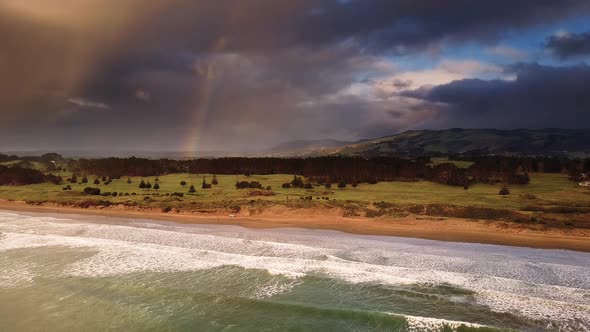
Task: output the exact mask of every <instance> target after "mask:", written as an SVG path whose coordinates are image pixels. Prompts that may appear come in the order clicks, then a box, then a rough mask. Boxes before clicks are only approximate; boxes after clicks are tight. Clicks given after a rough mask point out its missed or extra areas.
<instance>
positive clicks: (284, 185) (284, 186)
mask: <svg viewBox="0 0 590 332" xmlns="http://www.w3.org/2000/svg"><path fill="white" fill-rule="evenodd" d="M281 187H283V188H284V189H289V188H291V184H290V183H288V182H287V183H283V185H282V186H281Z"/></svg>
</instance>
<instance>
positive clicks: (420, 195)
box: [0, 174, 590, 210]
mask: <svg viewBox="0 0 590 332" xmlns="http://www.w3.org/2000/svg"><path fill="white" fill-rule="evenodd" d="M64 175H67V174H64ZM203 176H205V177H206V179H207V182H211V178H212V176H211V175H196V174H170V175H163V176H160V177H159V180H160V181H159V184H160V190H158V191H157V193H159V194H166V193H173V192H182V193H184V194H185V196H184V197H183V198H176V197H175V198H174V200H172V198H169V197H168V196H165V197H162V196H154V197H152V199H151V200H150V201H149V202H146V201H145V199H144V197H145V196H144V195H145V194H153V193H156V191H155V190H153V189H152V190H149V191H148V190H141V189H139V188H138V186H139V183H140V181H141V178H138V177H134V178H131V180H132V183H131V184H128V183H127V178H121V179H118V180H113V181H112V183H111V184H109V185H104V184H100V185H94V184H92V182H93V181H94V178H95V177H93V176H89V177H88V179H89V182H90V183H89V184H73V185H72V188H73V190H72V191H63V190H62V188H63V187H64V185H53V184H49V183H44V184H37V185H28V186H2V187H0V198H3V199H10V200H26V201H48V200H50V201H60V202H61V201H63V202H75V201H79V200H84V199H88V198H101V199H108V200H110V201H112V202H121V203H122V202H135V203H137V204H140V205H144V204H148V203H149V204H150V205H154V204H157V203H166V200H168V201H174V202H177V203H191V202H200V203H202V204H203V205H206V204H207V203H214V202H221V201H224V202H229V201H235V202H244V201H250V200H259V199H260V200H263V201H270V202H275V203H280V202H286V201H288V200H294V199H299V198H300V197H305V196H313V199H314V200H317V197H329V198H330V201H334V200H336V201H353V202H361V203H372V202H381V201H384V202H388V203H392V204H399V205H406V204H407V205H416V204H451V205H460V206H478V207H488V208H497V209H510V210H520V209H522V208H524V207H526V206H530V205H536V206H578V207H590V188H583V187H579V186H577V184H575V183H573V182H570V181H568V180H567V176H566V175H563V174H532V175H531V182H530V184H528V185H513V186H510V191H511V194H510V195H509V196H507V197H502V196H500V195H498V191H499V185H488V184H476V185H474V186H472V187H471V188H470V189H469V190H464V189H463V188H462V187H451V186H445V185H441V184H437V183H432V182H427V181H418V182H381V183H378V184H374V185H370V184H360V185H359V186H358V187H357V188H353V187H351V186H348V187H346V188H344V189H338V188H337V187H336V185H333V186H332V188H331V189H326V188H324V187H323V186H321V187H314V188H313V189H308V190H306V189H297V188H290V189H284V188H282V187H281V185H282V184H283V183H285V182H289V181H291V180H292V177H293V176H292V175H253V176H251V177H246V176H243V175H241V176H237V177H236V176H235V175H218V176H217V178H218V181H219V185H217V186H213V188H211V189H201V182H202V180H203ZM79 180H80V178H79ZM145 180H146V181H147V180H149V181H150V182H151V183H152V184H154V178H153V177H152V178H145ZM236 180H240V181H243V180H245V181H259V182H260V183H262V185H263V186H264V187H266V186H271V187H272V192H273V193H274V195H273V196H251V195H249V192H250V191H252V189H236V188H235V182H236ZM180 181H186V182H188V184H189V185H187V186H186V187H184V188H183V187H182V186H181V185H180ZM191 183H192V184H194V185H195V187H196V189H197V192H196V193H195V194H188V187H189V186H190V184H191ZM85 187H97V188H100V189H101V191H102V192H103V193H104V192H118V193H123V194H125V193H129V194H131V193H134V192H135V193H136V194H137V195H136V196H131V195H130V196H118V197H101V196H88V195H85V194H83V193H82V191H83V189H84V188H85ZM320 202H322V203H324V202H326V200H321V201H320Z"/></svg>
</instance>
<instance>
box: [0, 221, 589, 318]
mask: <svg viewBox="0 0 590 332" xmlns="http://www.w3.org/2000/svg"><path fill="white" fill-rule="evenodd" d="M64 221H67V222H64ZM0 232H1V233H2V235H1V236H0V252H2V251H7V250H12V249H19V248H34V247H51V246H67V247H75V248H91V249H92V250H94V251H96V254H94V255H91V256H90V257H88V258H84V259H81V260H78V261H77V262H75V263H73V264H72V265H70V266H69V267H67V269H66V270H65V271H63V273H65V274H67V275H73V276H81V277H94V276H112V275H120V274H126V273H134V272H167V271H193V270H202V269H210V268H215V267H220V266H225V265H235V266H240V267H244V268H252V269H265V270H267V271H269V272H270V273H271V274H281V275H285V276H290V277H292V278H294V280H295V278H297V277H300V276H304V275H307V274H327V275H329V276H331V277H335V278H340V279H343V280H346V281H348V282H351V283H364V282H374V283H381V284H393V285H399V284H416V283H417V284H428V285H441V284H446V285H452V286H456V287H461V288H465V289H468V290H471V291H473V292H475V298H476V300H477V301H478V302H479V303H480V304H484V305H487V306H489V307H490V308H491V309H493V310H495V311H498V312H512V313H520V314H521V315H524V316H527V317H530V318H533V319H547V318H548V317H550V318H551V319H552V320H555V321H561V322H567V321H574V320H577V321H578V322H580V321H581V322H584V324H588V325H590V278H588V277H587V276H588V275H590V255H588V254H586V253H577V252H569V251H561V250H535V249H526V248H512V247H501V246H486V245H476V244H454V243H442V242H435V241H426V240H416V239H399V238H385V237H367V236H353V235H342V234H340V233H336V232H318V231H301V230H272V231H270V230H267V231H259V230H246V229H239V228H236V227H231V226H203V225H201V226H198V227H186V226H164V225H161V224H154V223H145V222H142V223H137V224H134V225H120V224H95V223H89V222H82V221H76V220H64V219H59V218H51V217H38V216H21V215H18V214H11V213H0ZM31 273H32V272H30V270H22V271H20V272H19V271H16V272H15V273H14V274H13V275H14V276H15V277H14V278H16V279H18V278H22V279H23V280H29V281H30V280H32V279H33V276H32V275H31ZM14 278H13V279H14ZM6 284H7V285H8V282H7V283H6ZM13 284H14V280H12V281H11V284H10V285H13ZM295 284H296V281H294V283H293V284H289V283H287V284H285V283H278V282H277V283H269V284H264V285H261V286H260V289H259V290H258V291H257V292H256V295H255V296H256V297H269V296H273V295H276V294H280V293H284V292H288V291H290V289H291V288H292V287H293V286H294V285H295ZM0 286H2V284H1V283H0ZM415 322H416V320H415ZM422 322H425V321H424V320H422ZM432 322H434V321H432ZM424 324H426V323H424ZM416 326H417V325H416Z"/></svg>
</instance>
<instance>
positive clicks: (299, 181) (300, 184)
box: [291, 175, 303, 188]
mask: <svg viewBox="0 0 590 332" xmlns="http://www.w3.org/2000/svg"><path fill="white" fill-rule="evenodd" d="M291 185H292V186H293V187H297V188H301V187H303V180H302V179H301V178H300V177H298V176H297V175H293V181H291Z"/></svg>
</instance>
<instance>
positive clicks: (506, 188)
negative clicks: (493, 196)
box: [498, 185, 510, 197]
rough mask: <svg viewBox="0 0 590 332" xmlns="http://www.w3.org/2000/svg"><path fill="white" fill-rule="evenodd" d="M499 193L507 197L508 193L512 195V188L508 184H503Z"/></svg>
mask: <svg viewBox="0 0 590 332" xmlns="http://www.w3.org/2000/svg"><path fill="white" fill-rule="evenodd" d="M498 195H502V196H503V197H506V195H510V189H508V187H506V185H504V186H502V188H501V189H500V191H499V192H498Z"/></svg>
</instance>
